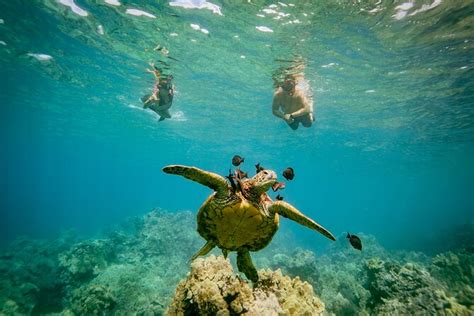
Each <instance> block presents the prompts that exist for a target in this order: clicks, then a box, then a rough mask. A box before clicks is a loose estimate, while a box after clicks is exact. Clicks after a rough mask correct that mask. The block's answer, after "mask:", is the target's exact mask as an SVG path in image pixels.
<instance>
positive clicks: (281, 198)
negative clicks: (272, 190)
mask: <svg viewBox="0 0 474 316" xmlns="http://www.w3.org/2000/svg"><path fill="white" fill-rule="evenodd" d="M275 199H277V200H278V201H283V196H281V195H280V194H278V195H277V196H276V197H275Z"/></svg>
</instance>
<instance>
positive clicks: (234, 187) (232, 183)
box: [225, 169, 237, 191]
mask: <svg viewBox="0 0 474 316" xmlns="http://www.w3.org/2000/svg"><path fill="white" fill-rule="evenodd" d="M225 177H226V178H227V180H229V182H230V186H231V187H232V189H233V190H234V191H235V190H236V189H237V186H236V185H235V181H234V175H233V174H232V171H231V170H230V169H229V175H227V176H225Z"/></svg>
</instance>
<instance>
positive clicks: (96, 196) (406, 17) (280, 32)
mask: <svg viewBox="0 0 474 316" xmlns="http://www.w3.org/2000/svg"><path fill="white" fill-rule="evenodd" d="M177 2H180V1H177ZM112 3H115V2H113V1H102V0H76V1H67V0H63V1H57V0H33V1H32V0H30V1H23V0H13V1H2V2H1V3H0V19H1V24H0V30H1V31H0V41H1V42H0V43H1V45H0V64H1V67H0V87H1V94H0V104H1V107H0V111H1V116H0V117H1V120H2V121H1V124H0V135H1V136H0V139H1V143H0V145H1V148H2V154H1V155H0V166H1V174H2V176H1V178H0V179H1V187H0V189H1V191H2V195H1V198H0V209H1V213H0V240H1V244H2V245H5V244H7V243H8V242H10V241H11V240H13V239H15V238H17V237H18V236H20V235H28V236H31V237H33V238H45V237H53V236H57V235H58V234H60V233H61V232H62V231H65V230H69V229H74V230H77V231H78V232H80V233H82V234H86V235H93V234H96V233H97V232H99V231H101V230H104V229H107V228H108V227H111V226H113V225H114V224H117V223H120V222H123V221H124V220H125V219H126V218H128V217H131V216H134V215H141V214H144V213H146V212H148V211H149V210H151V209H152V208H154V207H160V208H163V209H166V210H170V211H178V210H193V211H196V210H197V209H198V208H199V206H200V205H201V203H202V202H203V201H204V199H205V198H206V197H207V196H208V195H209V193H210V190H209V189H208V188H205V187H202V186H200V185H198V184H195V183H191V182H189V181H186V180H184V179H182V178H179V177H173V176H170V175H166V174H164V173H163V172H162V171H161V168H162V167H163V166H165V165H168V164H185V165H194V166H197V167H200V168H202V169H206V170H210V171H214V172H217V173H220V174H222V175H225V174H227V173H228V170H229V168H230V167H231V158H232V156H233V155H235V154H239V155H241V156H243V157H245V163H244V164H243V165H242V169H244V170H246V171H249V172H250V173H252V172H253V170H254V166H253V165H254V164H255V163H258V162H260V163H261V164H262V165H264V166H265V167H267V168H271V169H273V170H275V171H277V172H278V173H279V174H280V177H281V171H282V170H283V169H284V168H286V167H288V166H291V167H293V168H294V169H295V173H296V177H295V179H294V180H293V181H291V182H288V183H287V187H286V189H285V190H284V191H281V194H282V195H284V197H285V200H286V201H288V202H290V203H292V204H293V205H295V206H296V207H298V208H299V209H300V210H301V211H303V212H304V213H305V214H307V215H309V216H310V217H312V218H314V219H315V220H317V221H318V222H319V223H321V224H323V225H324V226H325V227H327V228H328V229H330V230H331V231H332V232H333V233H335V234H337V235H338V234H340V233H342V232H346V231H351V232H363V233H366V234H371V235H374V236H376V238H377V239H378V240H379V241H380V242H381V243H382V244H383V245H384V246H386V247H387V248H391V249H407V250H412V249H421V250H425V251H427V252H429V251H432V250H437V249H440V248H441V249H442V248H447V247H448V246H449V245H448V244H446V245H443V242H446V239H447V238H448V237H451V236H452V235H453V234H454V233H455V232H459V230H461V229H471V230H472V221H473V212H474V199H473V196H474V195H473V193H474V192H473V191H474V188H473V179H474V166H473V161H474V160H473V158H474V147H473V141H474V129H473V119H474V110H473V106H474V104H473V100H474V99H473V86H474V85H473V81H474V80H473V56H474V55H473V48H474V46H473V41H474V32H473V30H472V26H471V25H470V22H469V21H472V16H473V11H474V6H473V3H472V1H457V2H455V3H454V2H451V1H441V0H426V1H407V2H403V1H366V2H359V1H293V2H273V1H260V0H251V1H226V0H217V1H214V2H212V3H214V4H216V5H218V6H219V7H220V11H219V12H220V13H221V14H218V12H213V11H212V10H209V9H206V8H203V9H196V8H194V9H189V8H188V9H187V8H183V7H182V6H172V5H171V4H170V3H169V2H168V1H145V0H142V1H120V2H119V4H120V5H119V6H117V5H113V4H112ZM189 3H190V4H192V5H194V6H199V5H202V4H203V3H206V2H205V1H189ZM127 9H137V10H141V11H143V12H145V13H147V14H151V15H152V17H151V16H147V15H141V16H136V15H133V14H129V13H130V12H132V13H133V12H134V11H129V13H127ZM84 12H85V13H84ZM85 14H87V15H85ZM257 27H266V28H260V29H258V28H257ZM262 30H263V31H262ZM163 47H164V48H165V49H162V48H163ZM38 54H43V55H38ZM297 59H298V60H303V61H304V64H305V65H306V68H305V70H304V73H305V77H306V78H307V79H308V80H309V82H310V84H311V86H312V89H313V92H314V98H315V113H316V122H315V124H314V125H313V126H312V127H311V128H307V129H306V128H302V127H300V128H299V129H298V130H297V131H293V130H291V129H290V128H288V126H286V124H285V123H284V122H283V121H281V120H279V119H277V118H276V117H274V116H273V115H272V113H271V102H272V96H273V90H274V88H273V81H272V75H273V74H275V72H277V71H278V69H280V68H285V67H289V66H290V65H291V64H292V63H291V62H287V61H288V60H297ZM150 61H154V62H157V63H158V62H159V61H162V62H165V63H167V65H168V69H167V71H168V72H169V73H172V74H173V76H174V83H175V86H176V94H175V99H174V103H173V106H172V108H171V114H172V116H173V118H172V119H170V120H165V121H162V122H159V121H158V120H157V116H156V115H154V114H153V113H152V112H150V111H144V110H142V109H141V103H140V101H139V98H140V97H141V96H142V95H144V94H146V93H150V92H151V89H152V85H153V79H152V77H151V75H150V74H148V73H146V72H145V68H146V67H147V63H148V62H150ZM272 196H274V195H272ZM282 226H286V227H289V229H291V230H292V231H293V232H294V233H295V234H296V235H297V236H298V237H299V238H300V240H301V241H302V242H303V243H305V244H307V245H310V246H314V247H319V246H323V245H325V244H326V243H327V241H326V240H324V239H323V238H321V237H319V236H317V237H315V236H314V233H313V232H310V231H308V230H306V229H305V228H303V227H300V226H297V225H295V224H292V223H290V222H289V221H284V222H283V223H282ZM465 226H467V228H465ZM183 229H184V228H183ZM189 229H194V228H191V227H189ZM471 234H472V231H471Z"/></svg>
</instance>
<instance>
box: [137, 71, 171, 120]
mask: <svg viewBox="0 0 474 316" xmlns="http://www.w3.org/2000/svg"><path fill="white" fill-rule="evenodd" d="M150 67H151V68H152V69H146V71H147V72H149V73H152V74H153V76H154V77H155V79H156V82H155V84H154V86H153V93H152V94H151V95H149V94H148V95H145V96H143V97H142V98H141V101H142V102H143V108H144V109H147V108H149V109H150V110H153V111H154V112H156V113H157V114H158V115H159V116H160V121H163V120H164V119H167V118H171V114H170V113H169V111H168V110H169V108H170V107H171V105H172V104H173V96H174V86H173V83H172V81H173V75H168V76H166V77H164V76H162V72H161V71H160V69H158V68H157V67H156V66H155V65H154V64H153V63H150Z"/></svg>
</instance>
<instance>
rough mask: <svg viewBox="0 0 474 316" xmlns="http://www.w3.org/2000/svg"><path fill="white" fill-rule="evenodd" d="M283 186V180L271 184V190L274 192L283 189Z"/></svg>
mask: <svg viewBox="0 0 474 316" xmlns="http://www.w3.org/2000/svg"><path fill="white" fill-rule="evenodd" d="M284 188H285V182H277V183H275V184H274V185H273V186H272V190H273V192H276V191H278V190H283V189H284Z"/></svg>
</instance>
